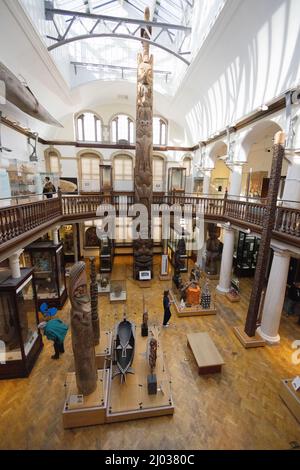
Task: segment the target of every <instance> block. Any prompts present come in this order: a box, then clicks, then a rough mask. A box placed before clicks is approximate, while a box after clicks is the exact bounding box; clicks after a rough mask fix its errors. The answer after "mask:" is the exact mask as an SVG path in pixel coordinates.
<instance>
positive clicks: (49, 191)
mask: <svg viewBox="0 0 300 470" xmlns="http://www.w3.org/2000/svg"><path fill="white" fill-rule="evenodd" d="M53 193H56V189H55V186H54V184H53V183H52V182H51V181H50V178H49V176H46V178H45V184H44V188H43V194H46V198H47V199H50V198H51V197H53Z"/></svg>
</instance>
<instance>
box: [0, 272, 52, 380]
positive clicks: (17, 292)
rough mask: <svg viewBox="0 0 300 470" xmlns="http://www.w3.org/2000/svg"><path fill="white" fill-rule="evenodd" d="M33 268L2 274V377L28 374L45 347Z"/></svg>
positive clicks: (0, 365)
mask: <svg viewBox="0 0 300 470" xmlns="http://www.w3.org/2000/svg"><path fill="white" fill-rule="evenodd" d="M38 321H39V320H38V313H37V304H36V293H35V288H34V283H33V270H32V269H29V268H22V269H21V276H20V277H19V278H13V277H11V276H10V274H9V271H3V272H2V273H1V275H0V378H1V379H3V378H16V377H27V376H28V375H29V373H30V371H31V369H32V368H33V366H34V363H35V361H36V359H37V357H38V355H39V353H40V351H41V349H42V347H43V342H42V337H41V335H40V333H39V330H38V328H37V325H38Z"/></svg>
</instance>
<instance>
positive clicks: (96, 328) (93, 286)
mask: <svg viewBox="0 0 300 470" xmlns="http://www.w3.org/2000/svg"><path fill="white" fill-rule="evenodd" d="M90 262H91V265H90V267H91V272H90V297H91V311H92V325H93V332H94V344H95V346H96V345H97V344H99V340H100V325H99V315H98V284H97V280H96V276H97V274H96V265H95V256H91V257H90Z"/></svg>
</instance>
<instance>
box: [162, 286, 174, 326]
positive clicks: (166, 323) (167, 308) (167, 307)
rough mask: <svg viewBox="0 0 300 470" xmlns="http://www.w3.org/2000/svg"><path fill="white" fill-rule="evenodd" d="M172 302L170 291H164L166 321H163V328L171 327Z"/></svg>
mask: <svg viewBox="0 0 300 470" xmlns="http://www.w3.org/2000/svg"><path fill="white" fill-rule="evenodd" d="M171 303H172V302H171V301H170V298H169V291H168V290H165V291H164V297H163V306H164V320H163V326H165V327H168V326H169V320H170V318H171V311H170V305H171Z"/></svg>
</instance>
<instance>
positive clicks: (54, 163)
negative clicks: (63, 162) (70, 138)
mask: <svg viewBox="0 0 300 470" xmlns="http://www.w3.org/2000/svg"><path fill="white" fill-rule="evenodd" d="M45 163H46V171H47V172H48V173H56V174H58V175H60V173H61V167H60V153H59V152H58V151H57V150H55V149H51V148H50V149H47V150H45Z"/></svg>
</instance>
